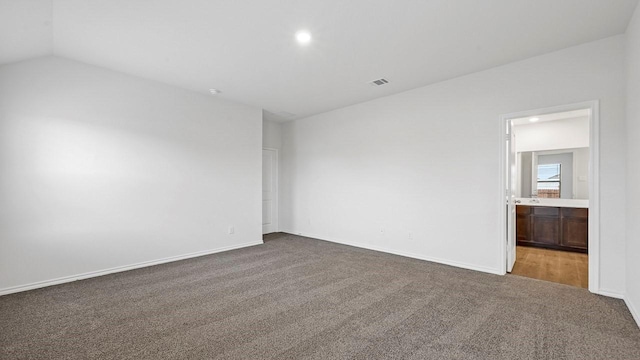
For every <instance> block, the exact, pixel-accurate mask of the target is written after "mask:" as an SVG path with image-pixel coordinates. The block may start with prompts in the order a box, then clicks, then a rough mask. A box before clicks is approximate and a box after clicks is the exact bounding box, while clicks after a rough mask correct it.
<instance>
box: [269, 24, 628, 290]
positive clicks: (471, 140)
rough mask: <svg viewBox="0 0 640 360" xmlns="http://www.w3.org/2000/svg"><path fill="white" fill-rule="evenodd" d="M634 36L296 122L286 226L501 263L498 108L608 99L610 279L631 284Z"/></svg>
mask: <svg viewBox="0 0 640 360" xmlns="http://www.w3.org/2000/svg"><path fill="white" fill-rule="evenodd" d="M624 40H625V39H624V36H616V37H612V38H608V39H604V40H601V41H597V42H593V43H589V44H585V45H581V46H577V47H573V48H569V49H565V50H562V51H559V52H555V53H551V54H547V55H543V56H539V57H535V58H531V59H528V60H525V61H521V62H517V63H512V64H509V65H506V66H501V67H498V68H494V69H491V70H487V71H483V72H479V73H474V74H471V75H468V76H464V77H460V78H456V79H453V80H450V81H445V82H442V83H438V84H435V85H431V86H427V87H422V88H418V89H415V90H412V91H407V92H404V93H400V94H397V95H393V96H388V97H384V98H380V99H377V100H373V101H369V102H365V103H361V104H357V105H354V106H349V107H346V108H342V109H339V110H335V111H331V112H327V113H324V114H320V115H316V116H312V117H309V118H306V119H302V120H299V121H294V122H290V123H285V124H284V125H283V158H284V159H283V163H284V164H283V167H284V169H283V182H286V183H285V184H282V186H281V188H282V189H283V190H284V191H285V192H286V193H285V194H284V195H283V196H282V198H283V201H282V207H283V226H282V229H283V231H287V232H291V233H302V234H305V235H310V236H315V237H318V238H322V239H329V240H333V241H338V242H343V243H348V244H357V245H361V246H365V247H370V248H376V249H380V250H386V251H391V252H396V253H402V254H405V255H412V256H416V257H420V258H425V259H432V260H436V261H442V262H447V263H450V264H456V265H459V266H464V267H469V268H474V269H479V270H484V271H489V272H496V273H499V272H501V270H502V269H503V267H504V266H503V264H501V260H500V259H501V249H502V247H501V245H502V244H501V243H502V241H503V239H502V236H501V229H500V216H501V215H502V213H501V212H500V208H499V206H500V203H501V199H502V196H503V194H502V191H503V190H502V189H500V185H499V179H500V178H499V176H501V174H500V173H499V166H500V161H501V159H500V157H499V154H500V146H504V145H503V141H504V140H503V135H502V134H501V133H500V122H499V116H500V115H501V114H506V113H513V112H518V111H524V110H529V109H537V108H542V107H550V106H556V105H561V104H569V103H576V102H582V101H588V100H595V99H599V100H600V108H601V133H600V136H601V149H600V151H601V153H600V156H601V174H600V181H601V208H602V214H601V243H602V249H601V266H602V271H601V288H602V290H604V291H608V292H611V293H617V294H623V292H624V289H625V261H624V259H625V240H624V237H625V221H624V217H622V216H620V212H621V211H622V209H624V207H625V191H624V189H625V179H624V173H625V172H624V167H625V160H624V155H625V144H624V142H621V141H620V139H621V138H623V137H624V113H625V101H624V96H625V86H624V83H625V80H624ZM425 66H427V64H425ZM469 179H473V181H470V180H469ZM381 230H383V231H381Z"/></svg>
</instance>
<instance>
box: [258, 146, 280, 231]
mask: <svg viewBox="0 0 640 360" xmlns="http://www.w3.org/2000/svg"><path fill="white" fill-rule="evenodd" d="M262 150H263V151H264V150H268V151H274V152H275V153H276V161H275V169H273V170H274V180H273V181H274V185H275V188H276V189H275V194H274V200H273V203H274V214H271V215H272V216H271V218H272V220H273V224H274V230H275V231H274V232H279V231H280V184H279V181H280V178H279V176H280V150H279V149H276V148H270V147H262ZM263 175H264V174H263ZM262 181H263V182H264V178H263V179H262ZM262 201H264V199H262Z"/></svg>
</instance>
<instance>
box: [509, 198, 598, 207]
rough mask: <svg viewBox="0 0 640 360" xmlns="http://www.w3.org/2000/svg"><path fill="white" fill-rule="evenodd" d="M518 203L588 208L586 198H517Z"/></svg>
mask: <svg viewBox="0 0 640 360" xmlns="http://www.w3.org/2000/svg"><path fill="white" fill-rule="evenodd" d="M516 205H526V206H549V207H571V208H588V207H589V200H586V199H547V198H516Z"/></svg>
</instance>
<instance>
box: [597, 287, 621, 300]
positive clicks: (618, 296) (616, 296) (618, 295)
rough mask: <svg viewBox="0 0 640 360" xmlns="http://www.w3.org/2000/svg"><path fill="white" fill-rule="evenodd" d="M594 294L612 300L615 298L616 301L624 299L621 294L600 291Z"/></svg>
mask: <svg viewBox="0 0 640 360" xmlns="http://www.w3.org/2000/svg"><path fill="white" fill-rule="evenodd" d="M594 294H598V295H602V296H607V297H612V298H616V299H624V294H621V293H619V292H617V291H611V290H605V289H600V290H598V291H596V292H594Z"/></svg>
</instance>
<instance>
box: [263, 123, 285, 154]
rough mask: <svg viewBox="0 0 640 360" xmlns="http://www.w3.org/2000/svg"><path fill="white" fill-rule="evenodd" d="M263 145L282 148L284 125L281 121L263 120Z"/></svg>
mask: <svg viewBox="0 0 640 360" xmlns="http://www.w3.org/2000/svg"><path fill="white" fill-rule="evenodd" d="M262 146H263V147H266V148H272V149H281V148H282V126H281V124H280V123H278V122H275V121H272V120H267V119H264V120H262Z"/></svg>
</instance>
